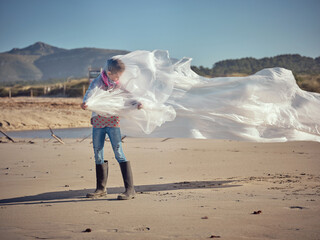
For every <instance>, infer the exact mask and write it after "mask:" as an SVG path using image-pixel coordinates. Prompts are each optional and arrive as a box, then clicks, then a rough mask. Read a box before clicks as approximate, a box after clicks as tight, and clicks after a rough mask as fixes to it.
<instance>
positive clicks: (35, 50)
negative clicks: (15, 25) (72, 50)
mask: <svg viewBox="0 0 320 240" xmlns="http://www.w3.org/2000/svg"><path fill="white" fill-rule="evenodd" d="M66 51H68V50H66V49H63V48H57V47H53V46H51V45H49V44H46V43H43V42H36V43H35V44H33V45H30V46H28V47H26V48H22V49H20V48H13V49H12V50H11V51H9V52H7V53H10V54H18V55H40V56H45V55H49V54H53V53H58V52H66Z"/></svg>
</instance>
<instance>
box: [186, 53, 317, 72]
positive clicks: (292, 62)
mask: <svg viewBox="0 0 320 240" xmlns="http://www.w3.org/2000/svg"><path fill="white" fill-rule="evenodd" d="M273 67H282V68H286V69H289V70H291V71H292V72H293V73H294V74H320V57H317V58H311V57H305V56H301V55H299V54H283V55H278V56H275V57H266V58H261V59H256V58H252V57H250V58H241V59H230V60H224V61H220V62H217V63H215V64H214V65H213V67H212V68H204V67H202V66H200V67H195V66H193V67H192V69H193V70H194V71H195V72H196V73H198V74H199V75H202V76H209V77H218V76H228V75H232V74H245V75H250V74H254V73H256V72H258V71H260V70H262V69H264V68H273Z"/></svg>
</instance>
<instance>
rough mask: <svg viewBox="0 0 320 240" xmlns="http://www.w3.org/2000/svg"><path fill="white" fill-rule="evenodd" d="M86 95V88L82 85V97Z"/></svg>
mask: <svg viewBox="0 0 320 240" xmlns="http://www.w3.org/2000/svg"><path fill="white" fill-rule="evenodd" d="M85 94H86V86H85V85H82V97H84V95H85Z"/></svg>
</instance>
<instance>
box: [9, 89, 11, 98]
mask: <svg viewBox="0 0 320 240" xmlns="http://www.w3.org/2000/svg"><path fill="white" fill-rule="evenodd" d="M9 98H11V88H9Z"/></svg>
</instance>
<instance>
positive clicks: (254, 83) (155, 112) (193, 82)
mask: <svg viewBox="0 0 320 240" xmlns="http://www.w3.org/2000/svg"><path fill="white" fill-rule="evenodd" d="M117 57H118V58H120V59H121V60H122V61H123V62H124V63H125V65H126V70H125V72H124V74H123V75H122V76H121V78H120V82H121V84H122V87H123V88H125V89H126V90H127V91H128V92H130V94H129V93H127V92H125V91H121V90H118V91H115V92H111V93H110V92H106V91H103V90H101V89H96V90H95V91H96V92H95V93H94V94H92V95H91V97H90V98H89V100H88V104H87V105H88V106H89V109H90V110H92V111H95V112H97V113H98V114H100V115H110V114H111V115H119V116H121V129H122V132H123V133H124V134H128V135H131V136H146V135H145V134H149V135H148V136H151V137H190V138H214V139H233V140H246V141H260V142H274V141H276V142H279V141H292V140H311V141H320V126H319V123H320V111H319V109H320V94H317V93H311V92H306V91H303V90H301V89H300V88H299V87H298V85H297V84H296V81H295V79H294V76H293V74H292V72H291V71H289V70H286V69H283V68H272V69H264V70H262V71H259V72H258V73H256V74H254V75H251V76H247V77H221V78H211V79H208V78H204V77H201V76H198V75H197V74H196V73H194V72H193V71H192V70H191V68H190V62H191V59H189V58H183V59H181V60H179V61H175V62H174V61H172V60H171V59H170V58H169V54H168V52H167V51H160V50H156V51H153V52H149V51H135V52H131V53H129V54H127V55H120V56H117ZM132 100H136V101H139V102H141V103H142V104H143V106H144V108H143V109H142V110H137V109H136V107H134V106H132V104H131V103H132Z"/></svg>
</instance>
